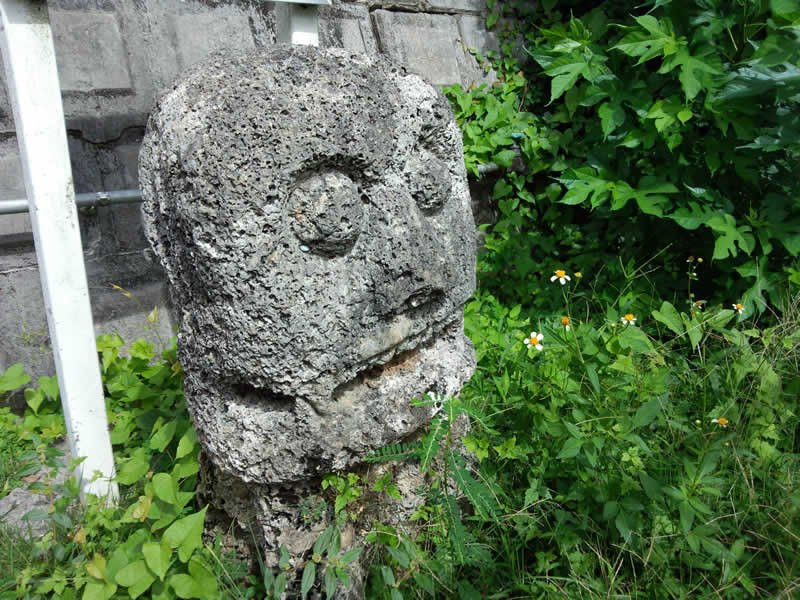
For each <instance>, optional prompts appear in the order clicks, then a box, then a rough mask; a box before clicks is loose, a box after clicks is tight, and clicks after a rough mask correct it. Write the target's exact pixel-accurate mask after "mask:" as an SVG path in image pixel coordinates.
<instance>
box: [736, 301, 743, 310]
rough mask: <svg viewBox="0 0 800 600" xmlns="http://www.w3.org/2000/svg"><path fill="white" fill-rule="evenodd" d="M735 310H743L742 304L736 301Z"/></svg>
mask: <svg viewBox="0 0 800 600" xmlns="http://www.w3.org/2000/svg"><path fill="white" fill-rule="evenodd" d="M736 310H744V304H739V303H738V302H737V303H736Z"/></svg>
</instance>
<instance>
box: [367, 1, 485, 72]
mask: <svg viewBox="0 0 800 600" xmlns="http://www.w3.org/2000/svg"><path fill="white" fill-rule="evenodd" d="M372 18H373V21H374V23H375V29H376V31H377V35H378V43H379V45H380V49H381V51H382V52H385V53H386V54H387V55H388V56H389V57H390V58H391V59H392V60H394V61H396V62H398V63H400V64H402V65H405V66H406V67H408V69H409V70H411V71H413V72H414V73H417V74H419V75H422V76H423V77H424V78H425V79H427V80H428V81H430V82H431V83H433V84H435V85H450V84H453V83H461V84H463V85H464V86H467V85H469V84H471V83H482V82H483V81H484V79H485V75H484V73H483V70H482V69H481V68H480V67H479V66H478V63H477V61H476V60H475V58H474V57H473V56H471V55H470V54H469V52H468V49H467V47H466V46H465V45H464V43H463V42H462V40H461V34H460V32H459V28H458V20H457V17H455V16H451V15H431V14H413V13H403V12H393V11H388V10H376V11H374V12H373V13H372Z"/></svg>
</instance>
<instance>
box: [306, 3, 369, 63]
mask: <svg viewBox="0 0 800 600" xmlns="http://www.w3.org/2000/svg"><path fill="white" fill-rule="evenodd" d="M319 19H320V20H319V41H320V45H321V46H322V47H324V48H345V49H346V50H352V51H353V52H362V53H364V54H375V53H376V52H377V51H378V46H377V43H376V42H375V35H374V34H373V33H372V26H371V24H370V20H369V10H368V9H367V7H366V6H364V5H363V4H335V5H333V6H321V7H320V8H319Z"/></svg>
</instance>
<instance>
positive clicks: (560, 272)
mask: <svg viewBox="0 0 800 600" xmlns="http://www.w3.org/2000/svg"><path fill="white" fill-rule="evenodd" d="M553 273H555V275H553V276H552V277H551V278H550V281H555V280H556V279H558V281H559V283H560V284H561V285H565V284H566V283H567V282H568V281H571V279H570V277H569V275H567V272H566V271H565V270H564V269H557V270H555V271H553Z"/></svg>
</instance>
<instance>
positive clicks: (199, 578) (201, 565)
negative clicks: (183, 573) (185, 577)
mask: <svg viewBox="0 0 800 600" xmlns="http://www.w3.org/2000/svg"><path fill="white" fill-rule="evenodd" d="M189 574H190V575H191V576H192V579H194V583H195V585H197V586H198V587H199V588H200V589H202V590H203V594H204V596H203V597H204V598H214V597H216V595H217V578H216V577H215V576H214V574H213V573H212V571H211V569H210V568H209V566H208V565H207V564H206V562H205V561H204V560H203V559H202V558H200V557H199V556H197V555H195V556H192V558H191V559H190V560H189Z"/></svg>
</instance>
